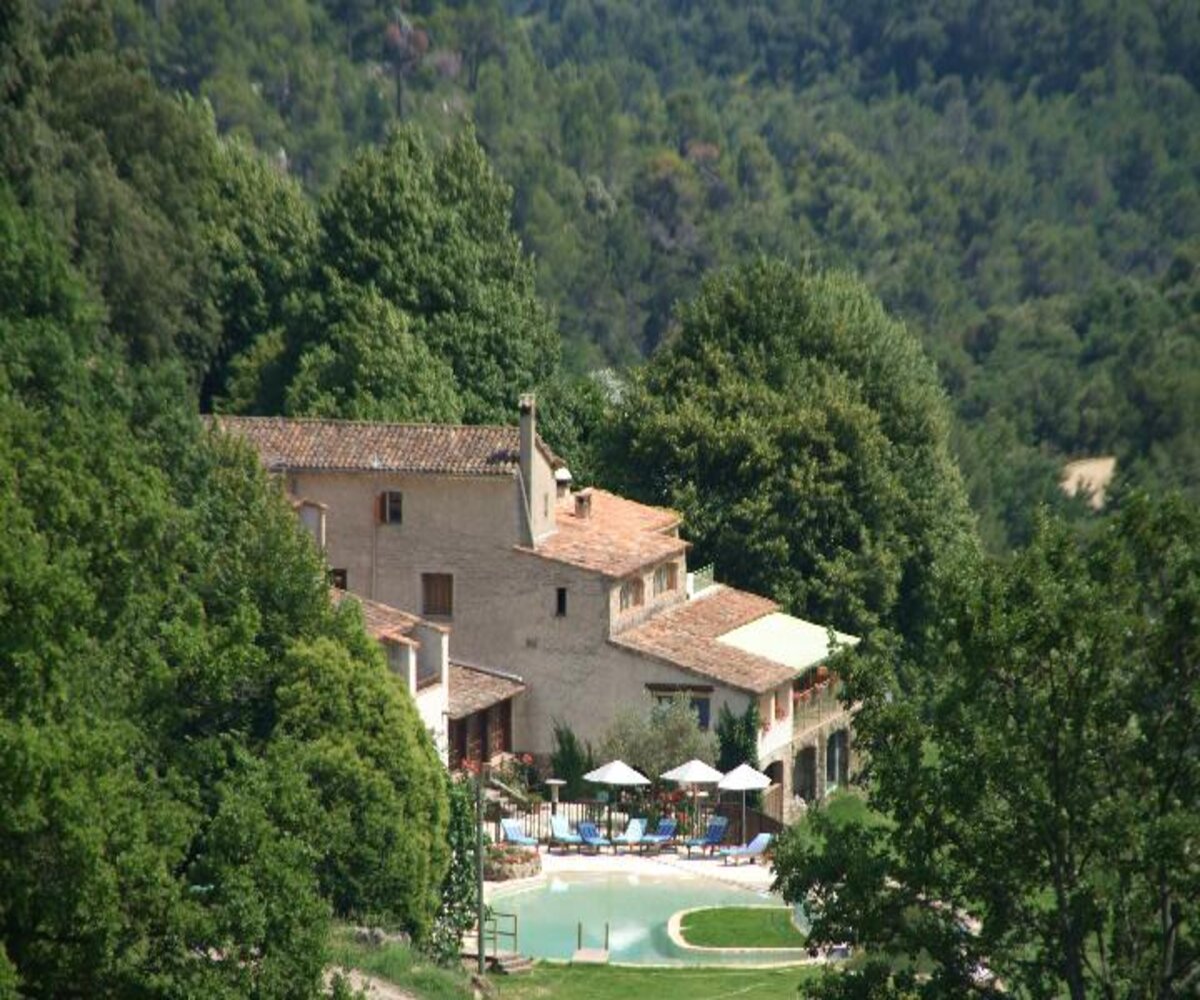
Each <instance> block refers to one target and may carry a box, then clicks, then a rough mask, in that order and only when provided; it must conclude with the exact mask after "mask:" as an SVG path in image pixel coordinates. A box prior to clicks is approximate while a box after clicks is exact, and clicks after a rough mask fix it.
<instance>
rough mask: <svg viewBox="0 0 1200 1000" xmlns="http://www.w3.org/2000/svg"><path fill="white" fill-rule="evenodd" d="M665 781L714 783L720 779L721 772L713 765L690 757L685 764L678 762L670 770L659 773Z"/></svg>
mask: <svg viewBox="0 0 1200 1000" xmlns="http://www.w3.org/2000/svg"><path fill="white" fill-rule="evenodd" d="M659 777H660V778H666V779H667V781H677V782H678V783H679V784H681V785H714V784H716V783H717V782H718V781H720V780H721V778H722V775H721V772H720V771H718V770H717V769H716V768H715V767H709V766H708V765H707V764H705V763H704V761H702V760H696V759H694V758H693V759H692V760H689V761H688V762H687V763H686V764H680V765H679V766H678V767H673V768H671V770H669V771H667V772H665V773H663V774H660V775H659Z"/></svg>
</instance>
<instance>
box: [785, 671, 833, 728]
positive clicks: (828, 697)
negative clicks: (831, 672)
mask: <svg viewBox="0 0 1200 1000" xmlns="http://www.w3.org/2000/svg"><path fill="white" fill-rule="evenodd" d="M841 687H842V685H841V682H840V681H839V680H838V679H837V678H836V677H832V676H831V677H829V678H827V679H826V680H823V681H818V682H816V683H815V684H813V686H812V687H810V688H808V689H807V690H806V691H797V692H795V693H794V694H793V695H792V731H793V732H794V733H802V732H806V731H808V730H809V729H815V728H816V727H817V726H820V725H821V724H823V723H825V722H828V721H829V720H831V719H833V718H836V717H837V716H839V715H844V714H845V712H846V709H845V707H844V706H843V705H842V702H841V699H840V698H839V697H838V696H839V694H840V693H841Z"/></svg>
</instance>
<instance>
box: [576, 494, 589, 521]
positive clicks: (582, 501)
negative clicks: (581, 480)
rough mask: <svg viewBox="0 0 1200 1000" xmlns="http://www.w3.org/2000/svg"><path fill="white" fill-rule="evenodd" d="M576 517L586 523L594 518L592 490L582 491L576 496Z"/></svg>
mask: <svg viewBox="0 0 1200 1000" xmlns="http://www.w3.org/2000/svg"><path fill="white" fill-rule="evenodd" d="M575 516H576V517H577V518H579V519H580V520H582V521H586V520H587V519H588V518H589V517H591V516H592V488H591V487H590V486H589V487H587V489H582V490H580V491H579V492H578V493H576V494H575Z"/></svg>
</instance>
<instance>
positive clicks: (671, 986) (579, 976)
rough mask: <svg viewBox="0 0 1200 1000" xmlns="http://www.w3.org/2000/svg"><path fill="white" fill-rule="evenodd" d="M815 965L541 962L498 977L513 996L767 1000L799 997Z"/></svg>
mask: <svg viewBox="0 0 1200 1000" xmlns="http://www.w3.org/2000/svg"><path fill="white" fill-rule="evenodd" d="M820 976H821V973H820V971H819V970H815V969H688V968H682V969H633V968H617V967H616V966H605V965H592V966H584V965H546V964H541V965H538V966H537V968H536V969H534V971H533V972H530V973H527V974H524V975H520V976H511V977H509V978H507V979H503V978H500V977H496V978H495V979H493V980H492V982H493V983H494V984H495V986H496V988H497V990H498V991H499V994H500V996H501V997H504V998H506V1000H508V998H511V1000H534V998H537V1000H544V998H548V997H566V998H570V1000H629V998H630V997H646V996H651V997H654V1000H717V998H728V997H737V998H738V1000H744V998H749V1000H760V998H761V1000H766V998H767V997H772V998H778V997H795V996H796V995H797V994H796V991H797V989H798V988H799V987H801V986H802V985H804V984H805V983H813V982H816V980H817V979H819V978H820Z"/></svg>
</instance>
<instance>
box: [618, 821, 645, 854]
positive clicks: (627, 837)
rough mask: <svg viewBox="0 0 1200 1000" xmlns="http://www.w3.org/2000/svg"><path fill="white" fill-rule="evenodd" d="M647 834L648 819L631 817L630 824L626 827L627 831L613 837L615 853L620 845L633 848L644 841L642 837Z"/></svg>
mask: <svg viewBox="0 0 1200 1000" xmlns="http://www.w3.org/2000/svg"><path fill="white" fill-rule="evenodd" d="M645 835H646V821H645V820H644V819H631V820H630V821H629V825H628V826H627V827H625V832H624V833H622V834H618V835H617V836H616V837H613V853H614V854H615V853H616V852H617V848H618V847H628V848H629V849H630V850H632V849H633V848H635V847H637V846H638V845H639V844H640V843H641V842H642V838H644V837H645Z"/></svg>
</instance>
